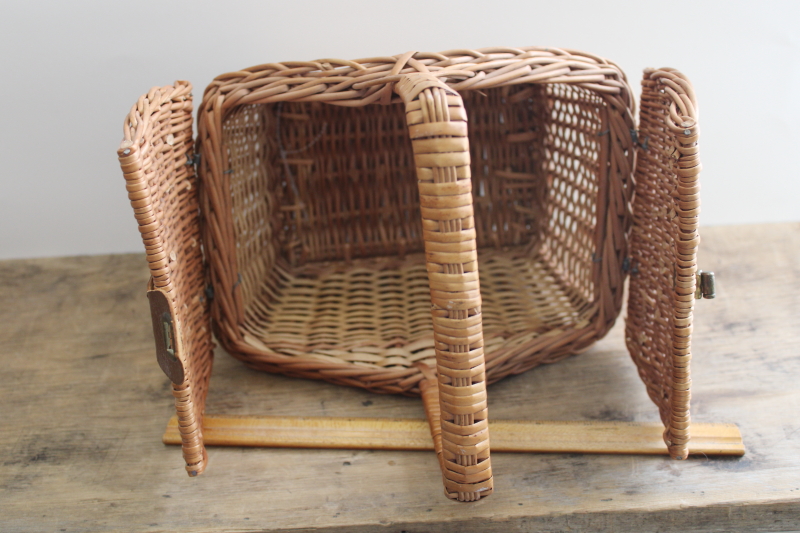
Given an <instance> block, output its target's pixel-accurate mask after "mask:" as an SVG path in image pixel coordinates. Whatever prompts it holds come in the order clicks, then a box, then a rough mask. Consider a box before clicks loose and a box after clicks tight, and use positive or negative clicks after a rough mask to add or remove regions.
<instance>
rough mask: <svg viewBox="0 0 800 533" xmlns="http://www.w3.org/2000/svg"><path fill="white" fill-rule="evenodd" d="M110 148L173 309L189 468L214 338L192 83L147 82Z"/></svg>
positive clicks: (201, 455) (200, 457) (176, 389)
mask: <svg viewBox="0 0 800 533" xmlns="http://www.w3.org/2000/svg"><path fill="white" fill-rule="evenodd" d="M123 130H124V140H123V142H122V144H121V145H120V148H119V150H118V152H117V155H118V156H119V161H120V165H121V166H122V171H123V174H124V176H125V180H126V187H127V189H128V198H129V199H130V201H131V206H132V207H133V209H134V214H135V215H136V220H137V222H138V223H139V232H140V233H141V234H142V240H143V241H144V245H145V250H146V252H147V262H148V264H149V267H150V273H151V275H152V278H151V280H150V286H149V289H150V290H160V291H163V292H165V293H166V295H167V297H168V298H169V299H170V300H171V301H172V304H173V306H174V308H175V310H176V317H175V318H176V320H177V322H178V324H177V327H178V328H179V331H181V335H180V337H181V339H180V342H181V344H182V348H183V349H182V353H181V351H179V352H178V353H177V355H178V357H179V358H180V359H182V361H183V364H184V367H185V368H186V374H185V376H184V379H183V382H182V383H173V385H172V388H173V394H174V396H175V408H176V410H177V412H178V418H179V420H180V432H181V438H182V440H183V455H184V459H185V460H186V470H187V471H188V472H189V474H190V475H197V474H199V473H201V472H202V471H203V470H204V469H205V466H206V455H205V448H204V447H203V429H202V424H203V411H204V407H205V400H206V394H207V392H208V380H209V378H210V376H211V363H212V359H213V351H212V350H213V345H212V342H211V328H210V322H209V312H208V302H207V300H206V299H205V289H206V280H205V272H204V268H203V256H202V246H201V236H200V219H199V218H200V217H199V211H198V201H197V188H198V184H197V178H196V176H195V172H194V167H193V166H192V165H187V164H186V163H187V160H189V159H190V158H191V155H192V145H193V142H192V95H191V85H189V83H187V82H177V83H176V84H175V86H174V87H169V86H168V87H162V88H154V89H152V90H151V91H150V92H149V93H148V94H147V95H145V96H142V97H141V98H140V99H139V101H138V102H137V103H136V105H134V106H133V108H132V109H131V111H130V113H129V114H128V117H127V119H126V121H125V126H124V128H123Z"/></svg>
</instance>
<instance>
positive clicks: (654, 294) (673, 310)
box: [626, 69, 701, 459]
mask: <svg viewBox="0 0 800 533" xmlns="http://www.w3.org/2000/svg"><path fill="white" fill-rule="evenodd" d="M639 117H640V119H639V133H638V140H639V146H640V149H639V153H638V158H637V165H636V201H635V203H634V226H633V233H632V236H631V258H632V261H631V281H630V295H629V298H628V316H627V319H626V343H627V345H628V350H629V352H630V354H631V356H632V357H633V360H634V361H635V362H636V365H637V366H638V368H639V374H640V375H641V377H642V380H643V381H644V382H645V384H646V385H647V391H648V393H649V395H650V397H651V398H652V400H653V401H654V402H655V403H656V405H658V407H659V410H660V413H661V420H662V422H663V423H664V426H665V431H664V440H665V442H666V444H667V447H668V448H669V452H670V455H671V456H672V457H673V458H674V459H685V458H686V457H687V455H688V452H689V426H690V414H689V400H690V397H691V391H690V387H691V378H690V372H689V365H690V361H691V358H692V355H691V335H692V310H693V308H694V298H695V296H694V293H695V274H696V272H697V246H698V243H699V236H698V234H697V225H698V215H699V212H700V184H699V174H700V168H701V167H700V157H699V151H698V136H699V126H698V115H697V100H696V98H695V95H694V89H693V88H692V85H691V83H690V82H689V80H688V79H687V78H686V77H685V76H684V75H683V74H681V73H680V72H678V71H676V70H673V69H661V70H651V69H648V70H646V71H645V73H644V79H643V81H642V98H641V111H640V115H639Z"/></svg>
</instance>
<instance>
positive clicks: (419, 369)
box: [119, 48, 699, 501]
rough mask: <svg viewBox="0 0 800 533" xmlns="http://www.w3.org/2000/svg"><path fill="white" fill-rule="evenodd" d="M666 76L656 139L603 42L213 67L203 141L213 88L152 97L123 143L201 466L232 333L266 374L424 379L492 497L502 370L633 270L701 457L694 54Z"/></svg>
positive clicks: (561, 334) (681, 419)
mask: <svg viewBox="0 0 800 533" xmlns="http://www.w3.org/2000/svg"><path fill="white" fill-rule="evenodd" d="M643 87H644V89H643V94H642V113H641V115H640V125H639V128H638V130H637V128H636V125H635V124H634V119H633V116H634V110H633V101H632V98H631V93H630V88H629V87H628V85H627V81H626V79H625V77H624V75H623V74H622V73H621V72H620V71H619V69H618V67H616V65H614V64H613V63H610V62H608V61H605V60H602V59H600V58H596V57H594V56H590V55H587V54H582V53H578V52H569V51H563V50H558V49H551V48H550V49H543V48H523V49H499V48H498V49H486V50H479V51H467V50H458V51H450V52H444V53H442V54H423V53H414V54H411V53H409V54H404V55H401V56H395V57H386V58H372V59H365V60H357V61H336V60H330V59H328V60H323V61H317V62H297V63H282V64H268V65H261V66H257V67H253V68H250V69H246V70H242V71H237V72H233V73H230V74H226V75H223V76H220V77H218V78H217V79H216V80H215V81H214V82H212V83H211V85H210V86H209V87H208V88H207V90H206V92H205V95H204V98H203V103H202V106H201V107H200V111H199V114H198V137H197V139H196V144H195V145H194V146H193V140H192V114H191V113H192V104H191V101H192V99H191V86H190V85H189V84H188V83H186V82H177V83H176V84H175V85H174V86H169V87H163V88H154V89H153V90H151V91H150V93H148V94H147V95H145V96H143V97H142V98H141V99H140V100H139V102H138V103H137V105H136V106H134V108H133V109H132V110H131V113H130V114H129V116H128V119H127V121H126V125H125V140H124V141H123V143H122V146H121V147H120V149H119V157H120V162H121V165H122V168H123V172H124V174H125V178H126V180H127V185H128V191H129V196H130V199H131V203H132V205H133V207H134V211H135V213H136V217H137V220H138V222H139V226H140V231H141V232H142V235H143V239H144V242H145V247H146V250H147V254H148V261H149V263H150V268H151V272H152V275H153V277H152V280H151V284H150V292H149V294H150V296H151V303H152V306H151V307H152V308H153V325H154V332H155V336H156V344H157V353H158V357H159V363H160V364H161V366H162V368H163V369H164V370H165V372H166V373H167V375H168V376H169V377H170V379H171V380H172V381H173V384H174V393H175V397H176V405H177V409H178V418H179V425H180V430H181V435H182V440H183V448H184V457H185V459H186V462H187V470H188V471H189V472H190V474H192V475H195V474H197V473H199V472H202V470H203V469H204V468H205V465H206V462H207V460H206V456H205V452H204V446H203V437H202V417H203V410H204V406H205V396H206V391H207V383H208V379H209V376H210V373H211V361H212V342H211V330H212V328H213V330H214V332H215V334H216V336H217V338H218V340H219V341H220V342H221V343H222V344H223V345H224V347H225V348H226V349H227V350H228V351H229V352H230V353H231V354H232V355H233V356H234V357H237V358H238V359H241V360H242V361H244V362H245V363H246V364H247V365H248V366H250V367H252V368H255V369H259V370H266V371H269V372H278V373H283V374H287V375H291V376H298V377H304V378H315V379H323V380H326V381H330V382H333V383H337V384H342V385H349V386H356V387H363V388H366V389H369V390H371V391H375V392H382V393H399V394H409V395H417V394H421V395H422V396H423V400H424V401H425V408H426V412H427V414H428V417H429V421H430V424H431V430H432V436H433V439H434V444H435V449H436V452H437V455H438V457H439V460H440V465H441V467H442V473H443V478H444V483H445V493H446V494H447V495H448V497H450V498H453V499H458V500H461V501H474V500H477V499H479V498H481V497H484V496H486V495H488V494H490V493H491V492H492V473H491V466H490V460H489V436H488V424H487V422H488V418H487V417H488V415H487V410H486V384H487V383H491V382H494V381H497V380H499V379H501V378H503V377H505V376H507V375H510V374H517V373H520V372H523V371H526V370H528V369H530V368H532V367H534V366H536V365H539V364H542V363H551V362H555V361H557V360H559V359H562V358H564V357H567V356H569V355H572V354H575V353H578V352H580V351H582V350H585V349H586V348H587V347H589V346H590V345H591V344H592V343H593V342H595V341H596V340H597V339H599V338H601V337H602V336H603V335H605V333H606V332H607V331H608V330H609V329H610V328H611V326H612V325H613V323H614V321H615V320H616V318H617V316H618V314H619V312H620V308H621V305H622V294H623V284H624V281H625V278H626V277H627V275H628V273H629V272H630V273H632V274H633V275H632V277H631V288H630V300H629V309H630V315H631V316H629V317H628V323H627V330H626V340H627V344H628V348H629V350H630V351H631V355H632V356H633V359H634V361H635V362H636V364H637V366H638V367H639V370H640V375H641V376H642V379H643V381H644V382H645V384H646V385H647V388H648V392H649V394H650V396H651V398H652V399H653V400H654V402H655V403H656V404H657V405H658V407H659V409H660V412H661V417H662V421H663V422H664V424H665V440H666V445H667V446H668V447H669V451H670V454H671V455H672V456H673V457H676V458H683V457H685V456H686V454H687V443H688V440H689V414H688V413H689V411H688V408H689V386H688V384H689V370H688V369H689V366H688V365H689V358H690V355H689V339H690V337H689V335H690V331H691V309H692V303H693V300H694V298H695V290H696V282H695V278H696V265H695V263H696V261H695V257H696V247H697V231H696V229H697V215H698V207H699V199H698V198H699V197H698V191H699V186H698V185H697V174H698V172H699V161H698V159H697V121H696V110H695V105H696V104H695V99H694V94H693V92H692V89H691V85H690V84H689V83H688V81H686V79H685V77H683V76H682V75H681V74H680V73H677V72H676V71H673V70H670V69H663V70H658V71H652V70H648V71H646V72H645V78H644V82H643ZM637 154H638V155H637ZM637 157H638V163H637V164H636V165H637V166H636V168H634V165H635V161H636V160H637ZM195 168H196V169H197V175H199V179H198V177H197V175H196V174H195ZM634 184H635V193H634Z"/></svg>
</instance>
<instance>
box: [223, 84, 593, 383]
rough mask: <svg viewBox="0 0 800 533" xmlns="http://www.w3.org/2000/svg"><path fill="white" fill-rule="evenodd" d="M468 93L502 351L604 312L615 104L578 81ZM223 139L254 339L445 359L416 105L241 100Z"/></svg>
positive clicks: (494, 327)
mask: <svg viewBox="0 0 800 533" xmlns="http://www.w3.org/2000/svg"><path fill="white" fill-rule="evenodd" d="M462 96H463V98H464V105H465V108H466V110H467V115H468V118H469V141H470V155H471V161H472V180H473V198H474V200H473V201H474V207H475V224H476V232H477V242H478V248H479V263H480V267H479V268H480V282H481V294H482V298H483V307H482V315H483V325H484V338H485V342H486V357H487V359H489V360H491V359H492V357H493V356H498V357H499V356H500V355H501V354H502V353H505V352H507V351H508V349H509V346H514V345H519V346H528V347H530V346H535V342H534V341H535V339H536V338H538V337H540V336H548V335H550V336H552V335H555V334H557V333H558V332H559V331H565V330H567V329H569V328H575V327H582V326H585V325H586V323H587V320H589V319H590V318H589V315H590V314H591V310H592V308H593V303H594V301H595V300H596V287H595V286H594V281H593V280H594V278H595V276H594V269H595V268H596V262H594V261H593V260H592V259H593V254H594V253H595V252H596V247H597V236H596V226H597V224H596V220H597V217H598V172H599V169H600V149H601V148H600V134H601V132H602V127H603V123H602V112H603V108H604V106H605V103H604V101H603V100H602V99H601V98H600V97H598V96H597V95H596V94H595V93H593V92H591V91H588V90H585V89H582V88H579V87H574V86H568V85H563V84H544V85H513V86H506V87H499V88H494V89H489V90H485V91H465V92H464V93H463V94H462ZM223 142H224V144H225V146H226V147H227V149H228V153H229V165H230V169H231V170H230V171H229V172H230V175H229V177H230V189H231V194H232V214H233V219H234V230H235V234H236V235H235V236H236V262H237V266H238V269H239V273H240V275H241V285H242V291H241V294H242V299H243V306H244V316H245V317H246V318H245V324H244V325H243V331H242V333H243V335H244V338H245V341H246V342H247V343H248V344H250V345H251V346H253V347H254V348H256V349H259V350H263V351H265V353H278V354H281V355H287V356H293V357H309V358H314V359H322V360H327V359H332V360H337V361H345V362H347V363H351V364H354V365H359V366H370V367H380V368H392V367H398V366H399V367H408V366H409V365H411V364H413V363H414V362H415V361H418V360H425V359H429V358H430V359H432V358H433V357H434V353H433V335H432V329H431V322H430V312H431V308H430V296H429V291H428V281H427V272H426V269H425V261H424V256H423V255H422V254H421V252H422V251H423V250H424V243H423V240H422V231H421V229H422V228H421V221H420V210H419V197H418V192H417V184H416V172H415V167H414V158H413V154H412V150H411V142H410V140H409V138H408V132H407V127H406V123H405V113H404V109H403V106H402V105H394V104H393V105H385V106H383V105H369V106H364V107H359V108H352V107H342V106H336V105H331V104H322V103H297V102H285V103H278V104H264V105H248V106H241V107H239V108H237V109H236V110H235V111H234V112H233V113H232V114H231V115H230V116H229V117H228V118H227V119H226V121H225V123H224V124H223Z"/></svg>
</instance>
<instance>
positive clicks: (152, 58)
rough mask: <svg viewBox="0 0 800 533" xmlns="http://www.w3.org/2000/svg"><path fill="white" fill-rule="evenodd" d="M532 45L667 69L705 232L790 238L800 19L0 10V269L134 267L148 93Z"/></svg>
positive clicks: (646, 12) (255, 4)
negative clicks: (59, 259) (129, 172)
mask: <svg viewBox="0 0 800 533" xmlns="http://www.w3.org/2000/svg"><path fill="white" fill-rule="evenodd" d="M525 45H545V46H555V47H562V48H575V49H580V50H586V51H588V52H591V53H593V54H596V55H600V56H604V57H608V58H610V59H612V60H614V61H615V62H617V63H618V64H619V65H620V66H621V67H622V68H623V70H625V72H626V73H627V75H628V78H629V80H630V81H631V84H632V85H633V86H634V88H635V92H637V93H638V84H639V78H640V76H641V71H642V69H643V68H645V67H648V66H651V67H662V66H673V67H676V68H679V69H681V70H682V71H683V72H684V73H686V74H687V75H688V76H689V77H690V78H691V79H692V80H693V82H694V84H695V88H696V91H697V94H698V99H699V101H700V108H701V117H700V118H701V131H702V135H701V142H702V145H701V146H702V148H701V149H702V152H701V154H702V159H703V164H704V172H703V174H702V176H701V178H702V183H703V208H702V209H703V211H702V219H701V223H702V224H705V225H711V224H736V223H758V222H773V221H785V220H800V180H799V179H798V177H799V176H798V171H797V161H798V158H797V155H798V154H799V153H800V2H798V1H796V0H785V1H765V0H761V1H758V2H756V1H753V0H749V1H748V0H728V1H703V0H695V1H679V0H675V1H671V2H667V3H665V2H648V1H635V2H634V1H630V2H626V1H623V0H608V1H605V2H599V1H596V0H583V1H572V2H571V1H561V2H552V1H551V2H543V1H530V0H529V1H522V0H516V1H511V2H501V1H496V2H492V1H485V0H484V1H480V2H479V1H467V0H462V1H459V2H452V1H451V2H444V1H437V0H429V1H418V0H410V1H405V2H385V1H384V2H382V1H380V0H371V1H364V0H339V1H336V2H332V1H322V0H319V1H298V0H295V1H288V0H286V1H281V2H270V1H261V2H259V1H256V0H249V1H234V0H217V1H211V0H204V1H194V2H177V1H175V2H173V1H168V0H161V1H157V2H156V1H134V2H125V3H122V2H109V1H100V0H87V1H81V2H55V1H52V0H50V1H42V2H22V1H19V2H10V1H7V0H0V258H17V257H36V256H58V255H79V254H102V253H116V252H136V251H142V250H143V248H142V244H141V242H140V241H139V236H138V232H137V231H136V224H135V221H134V218H133V214H132V212H131V209H130V207H129V205H128V203H127V198H126V195H125V187H124V182H123V179H122V174H121V173H120V171H119V168H118V166H117V161H116V154H115V152H116V148H117V145H118V144H119V141H120V140H121V138H122V121H123V118H124V117H125V115H126V113H127V112H128V110H129V109H130V106H131V105H132V104H133V103H134V102H135V101H136V99H137V98H138V96H139V95H140V94H142V93H144V92H146V91H147V90H148V89H149V88H150V87H151V86H153V85H164V84H170V83H172V82H173V81H174V80H175V79H186V80H190V81H191V82H192V83H193V84H194V86H195V95H196V96H197V97H199V95H201V94H202V91H203V88H204V87H205V86H206V85H207V84H208V83H209V82H210V81H211V79H212V78H213V77H214V76H216V75H218V74H222V73H224V72H228V71H231V70H237V69H239V68H244V67H248V66H251V65H255V64H260V63H267V62H273V61H288V60H310V59H316V58H321V57H340V58H343V59H353V58H359V57H369V56H375V55H394V54H398V53H402V52H405V51H407V50H411V49H414V50H423V51H440V50H446V49H451V48H479V47H486V46H525Z"/></svg>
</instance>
